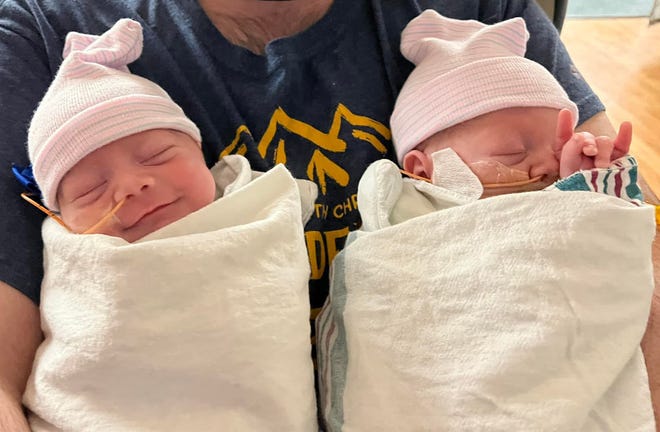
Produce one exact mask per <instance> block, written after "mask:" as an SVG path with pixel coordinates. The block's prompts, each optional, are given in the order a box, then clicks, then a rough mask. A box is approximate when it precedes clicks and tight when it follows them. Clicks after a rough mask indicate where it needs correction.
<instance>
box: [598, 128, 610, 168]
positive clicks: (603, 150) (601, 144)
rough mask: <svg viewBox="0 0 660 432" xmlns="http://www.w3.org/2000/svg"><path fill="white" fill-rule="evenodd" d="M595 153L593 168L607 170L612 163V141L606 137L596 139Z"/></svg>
mask: <svg viewBox="0 0 660 432" xmlns="http://www.w3.org/2000/svg"><path fill="white" fill-rule="evenodd" d="M596 146H597V147H598V150H597V153H596V155H595V156H594V166H595V167H596V168H607V167H608V166H610V163H611V162H612V151H613V150H614V141H612V139H611V138H610V137H607V136H599V137H597V138H596Z"/></svg>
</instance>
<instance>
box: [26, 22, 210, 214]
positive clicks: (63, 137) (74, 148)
mask: <svg viewBox="0 0 660 432" xmlns="http://www.w3.org/2000/svg"><path fill="white" fill-rule="evenodd" d="M140 54H142V27H141V26H140V24H139V23H138V22H136V21H133V20H130V19H122V20H120V21H118V22H117V23H116V24H115V25H114V26H113V27H112V28H111V29H110V30H108V31H107V32H105V33H104V34H102V35H101V36H93V35H87V34H81V33H75V32H71V33H69V34H68V35H67V37H66V42H65V45H64V52H63V57H64V60H63V61H62V65H61V66H60V68H59V70H58V71H57V74H56V76H55V79H54V80H53V82H52V83H51V85H50V87H49V88H48V91H47V92H46V94H45V96H44V98H43V99H42V100H41V103H40V104H39V106H38V107H37V109H36V111H35V113H34V116H33V118H32V121H31V123H30V129H29V131H28V153H29V156H30V161H31V162H32V166H33V171H34V177H35V180H36V182H37V184H38V185H39V188H40V189H41V192H42V195H43V202H44V204H45V205H46V206H47V207H49V208H50V209H52V210H55V211H57V210H58V205H57V199H56V196H57V188H58V186H59V183H60V181H61V180H62V177H63V176H64V175H65V174H66V173H67V172H68V171H69V170H70V169H71V168H72V167H73V166H74V165H75V164H76V163H78V161H80V160H81V159H82V158H84V157H85V156H87V155H88V154H89V153H91V152H93V151H94V150H96V149H98V148H100V147H103V146H104V145H106V144H109V143H111V142H113V141H116V140H118V139H120V138H124V137H126V136H129V135H133V134H136V133H138V132H143V131H146V130H150V129H159V128H164V129H175V130H178V131H181V132H184V133H186V134H188V135H190V136H191V137H192V138H193V139H194V140H195V141H197V142H198V143H201V137H200V133H199V129H198V128H197V126H195V124H194V123H193V122H192V121H190V120H189V119H188V117H186V115H185V114H184V112H183V110H182V109H181V108H180V107H179V106H178V105H177V104H176V103H174V102H173V101H172V99H171V98H170V97H169V95H168V94H167V93H166V92H165V90H163V89H162V88H160V87H159V86H158V85H156V84H155V83H153V82H151V81H149V80H147V79H144V78H142V77H139V76H137V75H133V74H131V73H130V72H129V70H128V68H127V67H126V65H127V64H129V63H131V62H133V61H135V60H136V59H137V58H138V57H139V56H140Z"/></svg>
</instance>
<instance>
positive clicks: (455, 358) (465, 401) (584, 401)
mask: <svg viewBox="0 0 660 432" xmlns="http://www.w3.org/2000/svg"><path fill="white" fill-rule="evenodd" d="M388 163H389V164H391V162H388V161H382V162H378V163H376V164H374V165H372V167H370V168H369V169H368V170H367V172H366V173H365V176H371V178H365V179H363V180H364V181H361V183H360V192H359V195H358V202H359V204H360V212H361V214H362V215H363V220H364V221H365V229H363V230H360V231H356V232H353V233H351V235H350V236H349V239H348V241H347V244H346V246H345V248H344V250H343V251H342V252H341V253H339V254H338V255H337V257H336V258H335V261H334V263H333V267H332V276H331V277H332V280H331V287H330V297H329V299H328V301H327V303H326V306H325V309H324V310H323V312H322V314H321V316H320V317H319V318H318V319H317V327H318V330H317V338H318V341H317V349H318V351H319V374H320V382H321V384H320V386H321V389H320V391H321V401H322V413H323V417H324V419H325V421H326V423H327V424H326V426H327V428H328V429H329V431H333V432H337V431H341V430H343V431H364V432H367V431H376V430H377V431H507V432H508V431H535V432H536V431H654V430H655V428H654V420H653V412H652V409H651V403H650V395H649V389H648V382H647V376H646V370H645V366H644V360H643V357H642V354H641V351H640V348H639V343H640V340H641V338H642V335H643V333H644V328H645V325H646V320H647V317H648V313H649V305H650V300H651V295H652V291H653V278H652V262H651V243H652V240H653V237H654V233H655V224H654V217H653V209H652V208H650V207H637V206H635V205H633V204H630V203H628V202H626V201H624V200H621V199H617V198H613V197H610V196H605V195H602V194H596V193H593V192H559V191H552V192H545V191H539V192H531V193H524V194H515V195H504V196H499V197H495V198H488V199H484V200H478V201H472V202H469V203H466V202H461V198H460V197H458V196H456V195H455V194H451V193H446V191H442V190H437V191H436V192H433V190H432V189H433V187H432V186H431V188H429V187H428V186H430V185H421V183H419V184H420V185H421V186H419V187H421V188H422V192H424V193H423V194H422V195H421V198H420V191H418V190H416V186H415V185H416V183H415V182H414V181H410V180H402V179H401V175H400V173H399V172H398V169H397V168H396V167H392V168H391V169H390V168H388V167H387V166H385V165H384V164H388ZM374 166H375V167H374ZM406 183H407V184H406ZM364 187H368V188H370V189H369V190H365V189H364ZM404 193H417V195H418V196H417V198H411V197H408V198H405V199H406V200H407V202H408V203H409V204H410V203H411V202H413V201H414V200H418V201H419V202H420V203H421V202H425V204H424V205H422V204H420V205H419V206H418V210H420V211H419V214H422V213H424V211H423V209H424V208H425V206H426V208H429V206H430V208H432V207H434V206H436V205H438V206H439V207H445V206H446V204H448V203H452V202H453V203H454V204H459V203H460V204H462V205H460V206H455V207H452V208H448V209H446V210H442V211H435V212H428V211H426V214H424V215H421V216H418V217H415V218H412V219H409V220H407V221H403V222H401V223H399V224H392V223H391V221H390V220H391V219H390V217H391V216H392V209H393V207H394V206H395V203H396V202H397V201H399V199H401V194H404ZM434 194H435V195H434ZM365 195H366V196H367V197H369V196H370V197H376V198H372V199H371V200H370V199H369V198H366V197H365V198H364V199H363V197H364V196H365ZM411 213H414V212H411Z"/></svg>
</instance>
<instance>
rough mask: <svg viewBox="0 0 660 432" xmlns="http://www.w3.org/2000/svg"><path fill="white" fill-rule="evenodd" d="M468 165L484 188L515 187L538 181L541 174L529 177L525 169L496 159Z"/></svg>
mask: <svg viewBox="0 0 660 432" xmlns="http://www.w3.org/2000/svg"><path fill="white" fill-rule="evenodd" d="M468 166H469V167H470V169H471V170H472V172H474V174H475V175H476V176H477V177H479V180H480V181H481V183H482V185H483V187H484V188H505V187H517V186H523V185H526V184H530V183H535V182H537V181H539V180H540V179H541V178H542V177H543V176H536V177H531V178H530V176H529V173H528V172H527V171H522V170H518V169H515V168H511V167H508V166H506V165H504V164H503V163H501V162H498V161H493V160H490V161H477V162H472V163H469V164H468Z"/></svg>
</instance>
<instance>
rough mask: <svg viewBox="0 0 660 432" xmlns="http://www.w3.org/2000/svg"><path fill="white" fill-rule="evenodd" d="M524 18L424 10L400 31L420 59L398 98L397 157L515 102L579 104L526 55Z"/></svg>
mask: <svg viewBox="0 0 660 432" xmlns="http://www.w3.org/2000/svg"><path fill="white" fill-rule="evenodd" d="M528 39H529V33H528V32H527V28H526V26H525V21H524V20H523V19H522V18H513V19H509V20H506V21H502V22H499V23H497V24H493V25H487V24H483V23H481V22H478V21H474V20H456V19H452V18H447V17H444V16H442V15H440V14H438V13H437V12H435V11H433V10H426V11H424V12H422V13H421V14H420V15H419V16H418V17H416V18H415V19H413V20H411V21H410V23H408V25H407V26H406V28H405V29H404V30H403V33H402V35H401V53H402V54H403V55H404V56H405V57H406V58H407V59H408V60H410V61H411V62H413V63H414V64H415V65H416V66H415V69H414V70H413V71H412V72H411V74H410V76H409V77H408V79H407V81H406V83H405V84H404V86H403V87H402V89H401V92H400V94H399V96H398V98H397V101H396V104H395V107H394V111H393V113H392V117H391V119H390V125H391V128H392V136H393V141H394V146H395V149H396V153H397V157H398V159H399V162H401V161H402V159H403V156H404V155H405V154H406V153H407V152H408V151H410V150H412V149H413V148H415V147H416V146H417V145H419V144H420V143H421V142H423V141H424V140H425V139H427V138H429V137H430V136H432V135H434V134H435V133H437V132H440V131H442V130H444V129H447V128H449V127H451V126H454V125H456V124H459V123H462V122H464V121H466V120H470V119H472V118H475V117H478V116H480V115H482V114H486V113H489V112H492V111H496V110H499V109H503V108H511V107H550V108H557V109H562V108H567V109H569V110H571V111H572V113H573V118H574V119H575V121H576V122H577V117H578V115H577V107H576V106H575V104H574V103H573V102H571V100H570V99H569V98H568V96H567V94H566V92H565V91H564V89H563V88H562V87H561V85H560V84H559V83H558V82H557V80H556V79H555V78H554V77H553V76H552V74H550V73H549V72H548V71H547V70H546V69H545V68H544V67H543V66H541V65H540V64H538V63H536V62H534V61H532V60H528V59H526V58H525V57H524V55H525V51H526V47H527V40H528Z"/></svg>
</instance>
